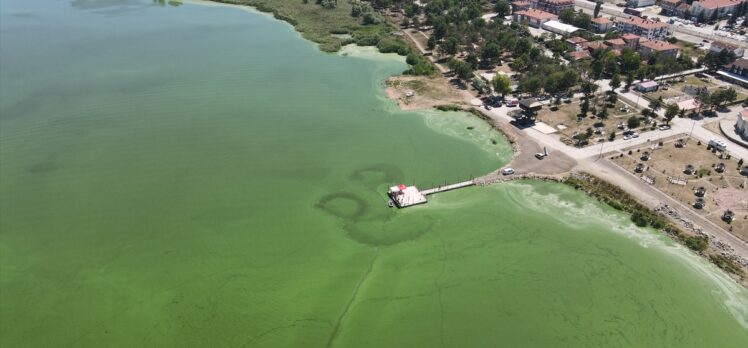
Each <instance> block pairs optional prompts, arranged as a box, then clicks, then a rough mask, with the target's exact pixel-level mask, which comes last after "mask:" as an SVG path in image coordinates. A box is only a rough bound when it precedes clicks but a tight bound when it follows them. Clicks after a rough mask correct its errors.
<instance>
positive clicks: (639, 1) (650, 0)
mask: <svg viewBox="0 0 748 348" xmlns="http://www.w3.org/2000/svg"><path fill="white" fill-rule="evenodd" d="M654 4H655V0H626V7H631V8H637V7H645V6H652V5H654Z"/></svg>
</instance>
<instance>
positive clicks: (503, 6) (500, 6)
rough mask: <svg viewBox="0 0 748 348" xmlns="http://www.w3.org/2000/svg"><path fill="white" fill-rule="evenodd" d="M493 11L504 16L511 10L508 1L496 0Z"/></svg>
mask: <svg viewBox="0 0 748 348" xmlns="http://www.w3.org/2000/svg"><path fill="white" fill-rule="evenodd" d="M494 11H496V13H497V14H498V15H499V17H502V18H503V17H506V16H508V15H509V12H510V11H511V7H510V6H509V2H507V1H506V0H498V1H496V6H494Z"/></svg>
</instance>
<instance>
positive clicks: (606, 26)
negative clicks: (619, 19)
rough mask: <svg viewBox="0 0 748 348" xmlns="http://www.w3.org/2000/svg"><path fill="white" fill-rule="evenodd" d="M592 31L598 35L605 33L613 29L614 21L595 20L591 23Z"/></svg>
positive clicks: (603, 18)
mask: <svg viewBox="0 0 748 348" xmlns="http://www.w3.org/2000/svg"><path fill="white" fill-rule="evenodd" d="M590 26H591V28H592V31H594V32H596V33H604V32H606V31H608V30H610V29H612V28H613V21H611V20H610V19H607V18H605V17H597V18H593V19H592V22H591V23H590Z"/></svg>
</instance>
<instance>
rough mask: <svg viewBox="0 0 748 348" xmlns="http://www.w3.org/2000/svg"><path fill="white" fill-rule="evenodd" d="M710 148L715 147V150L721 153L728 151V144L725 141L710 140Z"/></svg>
mask: <svg viewBox="0 0 748 348" xmlns="http://www.w3.org/2000/svg"><path fill="white" fill-rule="evenodd" d="M709 146H711V147H713V148H715V149H717V150H720V151H725V150H726V149H727V144H725V142H724V141H722V140H717V139H710V140H709Z"/></svg>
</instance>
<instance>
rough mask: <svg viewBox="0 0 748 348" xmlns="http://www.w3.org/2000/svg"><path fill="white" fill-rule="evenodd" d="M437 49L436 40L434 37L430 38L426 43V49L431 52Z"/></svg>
mask: <svg viewBox="0 0 748 348" xmlns="http://www.w3.org/2000/svg"><path fill="white" fill-rule="evenodd" d="M435 47H436V38H434V36H433V35H431V36H430V37H429V40H428V41H426V48H428V49H429V50H433V49H434V48H435Z"/></svg>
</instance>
